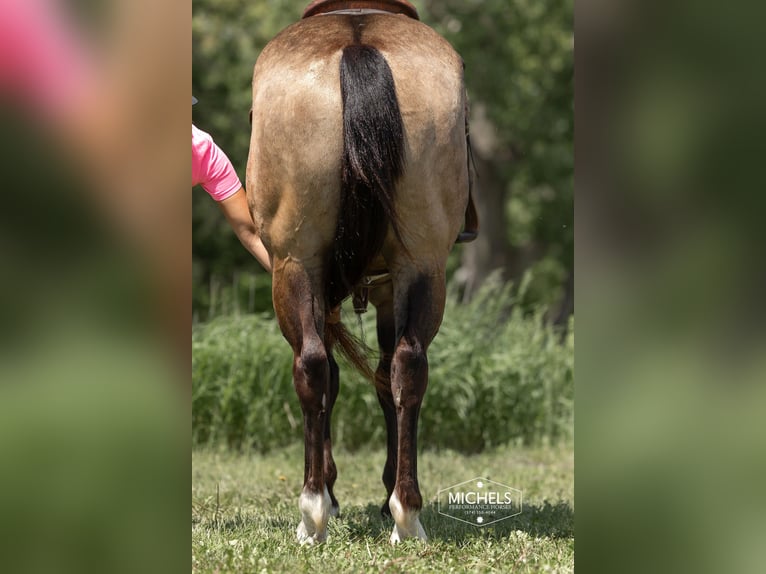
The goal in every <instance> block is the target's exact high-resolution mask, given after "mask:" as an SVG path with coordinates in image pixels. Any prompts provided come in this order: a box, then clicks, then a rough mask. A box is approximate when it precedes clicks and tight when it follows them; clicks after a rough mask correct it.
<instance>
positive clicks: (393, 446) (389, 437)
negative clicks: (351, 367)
mask: <svg viewBox="0 0 766 574" xmlns="http://www.w3.org/2000/svg"><path fill="white" fill-rule="evenodd" d="M370 300H371V301H372V303H373V304H374V305H375V309H376V315H377V335H378V346H379V348H380V359H379V361H378V367H377V369H376V371H375V391H376V393H377V396H378V403H379V404H380V408H381V409H382V410H383V418H384V420H385V423H386V463H385V465H384V466H383V476H382V479H383V485H384V486H385V487H386V500H385V501H384V502H383V506H382V507H381V509H380V513H381V515H383V516H384V517H389V518H390V517H391V509H390V507H389V501H390V500H391V494H393V492H394V486H395V484H396V451H397V444H398V442H397V431H396V409H395V407H394V397H393V395H392V393H391V359H392V358H393V354H394V344H395V342H396V341H395V336H396V330H395V324H394V310H393V296H392V292H391V284H390V283H388V284H386V285H384V286H382V287H378V288H377V289H375V290H374V291H372V292H371V293H370Z"/></svg>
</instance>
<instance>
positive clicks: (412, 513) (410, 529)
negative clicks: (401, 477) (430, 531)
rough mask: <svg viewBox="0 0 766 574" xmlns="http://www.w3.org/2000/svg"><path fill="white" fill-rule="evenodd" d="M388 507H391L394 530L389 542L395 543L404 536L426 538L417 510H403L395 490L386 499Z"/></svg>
mask: <svg viewBox="0 0 766 574" xmlns="http://www.w3.org/2000/svg"><path fill="white" fill-rule="evenodd" d="M388 507H389V508H390V509H391V516H393V518H394V522H395V524H394V531H393V532H392V533H391V544H396V543H397V542H400V541H402V540H404V539H405V538H420V539H421V540H428V537H427V536H426V531H425V530H423V525H422V524H420V518H419V515H420V511H419V510H405V509H404V507H403V506H402V503H401V502H399V497H398V496H396V491H394V492H393V494H392V495H391V499H390V500H389V501H388Z"/></svg>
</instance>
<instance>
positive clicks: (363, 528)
mask: <svg viewBox="0 0 766 574" xmlns="http://www.w3.org/2000/svg"><path fill="white" fill-rule="evenodd" d="M335 460H336V463H337V466H338V482H337V483H336V485H335V494H336V496H337V498H338V501H339V502H340V508H341V516H340V517H339V518H337V519H331V520H330V524H329V527H328V532H329V540H328V542H327V543H326V544H323V545H319V546H316V547H309V546H306V547H301V546H299V545H298V543H297V542H296V539H295V528H296V526H297V524H298V494H299V493H300V490H301V486H302V480H303V447H302V446H297V445H296V446H291V447H289V448H288V449H285V450H283V451H281V452H275V453H272V454H268V455H255V454H252V455H241V454H240V455H238V454H233V453H231V452H226V451H212V450H200V449H197V450H195V451H194V452H193V455H192V466H193V474H192V480H193V482H192V569H193V571H194V572H200V573H202V572H248V573H250V572H303V571H316V570H318V569H320V568H327V569H329V570H330V571H332V572H572V571H574V456H573V452H572V448H571V447H544V448H533V449H532V448H524V447H505V448H502V449H499V450H495V451H493V452H487V453H483V454H480V455H474V456H466V455H461V454H457V453H454V452H442V453H434V452H425V453H422V454H421V456H420V459H419V463H418V468H419V478H420V484H421V491H422V494H423V498H424V501H425V507H424V509H423V512H422V515H421V521H422V523H423V526H424V528H425V530H426V533H427V534H428V537H429V541H428V542H427V543H422V542H419V541H415V540H408V541H405V542H404V543H402V544H399V545H397V546H391V545H390V544H389V542H388V538H389V536H390V534H391V529H392V527H393V522H391V521H390V520H385V521H384V520H383V519H382V518H381V516H380V511H379V509H380V505H381V504H382V502H383V499H384V494H385V491H384V488H383V484H382V482H381V480H380V475H381V471H382V469H383V462H384V460H385V453H384V451H383V450H377V451H372V452H367V451H362V452H356V453H348V452H344V451H342V450H341V451H339V452H337V453H336V454H335ZM477 476H483V477H486V478H489V479H491V480H494V481H497V482H500V483H503V484H507V485H509V486H513V487H515V488H518V489H521V490H523V493H524V504H523V511H522V513H521V514H520V515H518V516H514V517H511V518H508V519H506V520H503V521H502V522H498V523H496V524H493V525H490V526H486V527H483V528H478V527H475V526H471V525H468V524H465V523H462V522H459V521H457V520H453V519H451V518H448V517H445V516H442V515H440V514H438V512H437V507H436V496H437V491H438V490H439V489H441V488H446V487H448V486H450V485H452V484H456V483H459V482H462V481H465V480H469V479H471V478H474V477H477Z"/></svg>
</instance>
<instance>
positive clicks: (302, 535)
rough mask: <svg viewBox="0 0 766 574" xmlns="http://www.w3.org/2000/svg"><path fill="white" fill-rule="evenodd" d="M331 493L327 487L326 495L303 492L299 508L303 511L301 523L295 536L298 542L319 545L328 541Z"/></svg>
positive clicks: (299, 500)
mask: <svg viewBox="0 0 766 574" xmlns="http://www.w3.org/2000/svg"><path fill="white" fill-rule="evenodd" d="M331 507H332V503H331V501H330V493H329V492H327V488H326V487H325V489H324V493H322V494H312V493H309V492H305V491H304V492H302V493H301V496H300V498H299V499H298V508H300V511H301V522H300V524H298V528H297V529H296V531H295V534H296V536H297V538H298V542H300V543H301V545H303V544H317V543H319V542H324V541H325V540H327V521H328V519H329V518H330V508H331Z"/></svg>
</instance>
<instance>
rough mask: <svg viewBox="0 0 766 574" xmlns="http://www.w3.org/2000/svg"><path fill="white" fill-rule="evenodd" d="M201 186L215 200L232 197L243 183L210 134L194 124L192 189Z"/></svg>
mask: <svg viewBox="0 0 766 574" xmlns="http://www.w3.org/2000/svg"><path fill="white" fill-rule="evenodd" d="M195 185H201V186H202V187H203V188H204V190H205V191H207V192H208V193H209V194H210V195H211V196H212V198H213V199H215V200H216V201H223V200H224V199H226V198H228V197H231V196H232V195H234V194H235V193H236V192H237V191H239V188H240V187H242V183H241V182H240V181H239V177H238V176H237V172H235V171H234V166H232V165H231V162H230V161H229V158H228V157H226V154H225V153H223V150H221V148H219V147H218V146H217V145H216V144H215V142H214V141H213V138H212V137H210V134H208V133H205V132H203V131H202V130H201V129H199V128H198V127H197V126H195V125H194V124H192V187H194V186H195Z"/></svg>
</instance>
